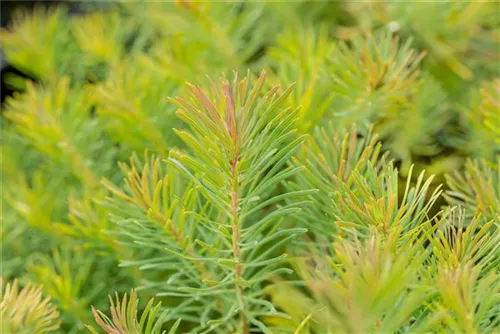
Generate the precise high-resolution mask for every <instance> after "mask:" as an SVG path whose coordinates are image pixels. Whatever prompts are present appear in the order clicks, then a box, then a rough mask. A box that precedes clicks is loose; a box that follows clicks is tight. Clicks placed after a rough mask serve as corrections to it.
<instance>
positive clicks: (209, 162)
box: [169, 73, 313, 333]
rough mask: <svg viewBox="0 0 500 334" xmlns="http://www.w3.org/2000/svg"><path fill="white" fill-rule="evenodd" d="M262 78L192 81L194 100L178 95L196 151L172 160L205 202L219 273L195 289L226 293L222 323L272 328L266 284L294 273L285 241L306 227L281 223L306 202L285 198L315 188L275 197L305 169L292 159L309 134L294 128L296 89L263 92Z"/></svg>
mask: <svg viewBox="0 0 500 334" xmlns="http://www.w3.org/2000/svg"><path fill="white" fill-rule="evenodd" d="M263 83H264V73H262V74H261V75H260V77H259V78H258V79H257V81H256V82H255V84H254V85H251V83H250V82H249V78H248V77H245V78H244V79H243V80H241V81H238V80H237V76H236V75H235V76H234V79H233V81H232V82H229V81H228V80H227V79H223V80H222V82H221V84H220V88H219V89H217V88H216V87H213V92H212V95H211V98H210V97H208V96H207V95H206V93H205V92H204V91H203V90H201V89H200V88H198V87H191V92H192V96H193V99H190V100H185V99H177V100H176V102H177V103H178V105H179V106H180V108H181V109H180V110H179V112H178V115H179V117H180V118H182V119H183V120H184V121H185V122H186V123H187V124H189V126H190V129H191V131H177V133H178V135H179V136H180V137H181V138H182V139H183V140H184V142H185V143H186V144H187V145H188V146H189V147H190V148H191V149H192V151H193V152H194V156H190V155H186V154H183V153H181V152H177V151H175V152H172V154H171V156H170V158H169V163H170V164H171V165H172V166H175V167H177V168H178V169H179V170H181V171H182V172H183V173H184V174H185V175H186V177H188V178H189V179H190V180H191V181H192V182H193V183H194V184H195V186H196V187H197V188H198V189H199V191H200V193H201V194H202V195H203V197H204V199H205V200H206V201H207V203H206V204H204V206H205V207H206V209H205V212H204V213H202V214H201V215H200V219H201V222H200V224H199V228H200V229H201V230H204V231H205V233H207V236H208V238H205V240H203V243H201V242H200V244H201V245H202V246H203V247H207V249H206V251H207V255H208V254H209V256H208V257H207V258H204V259H202V261H203V262H204V263H206V264H207V266H209V268H210V270H209V271H210V272H211V273H212V274H213V275H214V276H215V277H213V278H212V279H211V280H210V281H207V280H205V283H203V285H207V286H206V287H203V286H200V288H199V289H198V291H197V290H196V289H195V290H193V291H192V292H191V293H192V294H195V295H196V294H197V293H200V294H201V295H204V296H208V297H210V300H209V303H210V304H212V305H213V297H211V296H215V298H220V299H221V309H220V310H219V311H218V312H221V311H222V313H221V314H220V316H221V318H222V319H223V322H220V323H219V322H217V321H215V322H214V321H211V323H214V324H217V325H218V326H224V327H226V328H233V329H236V328H241V329H240V331H241V332H243V333H249V331H250V326H251V325H253V326H257V327H258V328H260V329H261V330H262V331H264V332H269V330H267V329H266V326H265V325H264V324H263V323H262V322H261V321H260V320H259V317H261V316H264V315H266V314H274V313H277V311H276V310H275V309H274V307H273V306H272V304H270V303H268V302H266V301H265V300H264V299H263V298H262V294H263V292H262V289H261V285H262V284H263V283H264V282H265V280H266V279H267V277H268V275H269V274H270V273H274V274H278V273H286V272H288V271H289V269H287V268H285V267H284V259H285V258H286V253H284V252H283V247H284V246H286V245H287V244H288V243H290V241H291V240H292V239H294V238H296V237H297V236H298V235H300V234H302V233H304V232H306V230H305V229H303V228H289V227H288V226H286V225H285V224H284V222H283V220H284V218H286V217H287V216H290V215H292V214H293V213H295V212H298V211H300V210H301V206H303V205H304V204H305V202H304V201H297V200H295V201H293V202H292V203H290V204H286V205H284V200H290V199H292V198H293V199H296V198H298V197H301V196H304V195H306V194H308V193H312V192H313V191H309V190H307V189H305V190H301V191H295V192H292V191H290V192H284V193H281V194H280V195H279V196H276V195H275V196H273V192H274V191H275V190H276V188H277V187H278V186H279V184H280V183H281V182H282V181H284V180H285V179H286V178H288V177H290V176H292V175H294V174H296V173H297V172H298V171H299V170H300V168H298V167H293V166H290V167H289V166H287V162H288V161H289V159H290V157H291V155H292V154H293V153H294V152H295V151H296V150H297V148H298V146H299V145H300V143H301V142H302V141H303V140H304V138H303V137H301V136H298V135H297V134H296V130H295V126H294V122H295V119H296V117H297V114H296V111H295V110H291V109H289V108H285V107H284V106H283V104H284V101H285V99H286V97H287V95H288V94H290V91H291V88H288V89H287V90H285V91H284V92H279V88H278V87H275V88H273V89H271V90H270V91H268V92H265V93H264V94H263V95H262V86H263ZM204 245H206V246H204ZM200 260H201V259H200ZM202 282H203V281H201V282H200V283H202ZM207 283H208V284H207ZM206 307H213V306H211V305H206ZM234 314H237V315H238V317H239V320H235V319H234ZM201 325H203V324H201Z"/></svg>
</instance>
